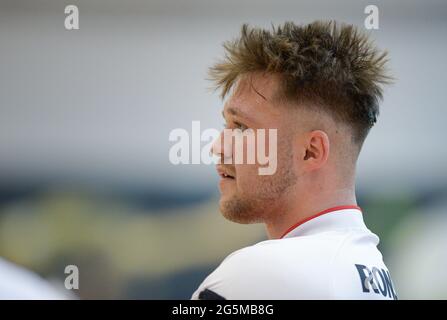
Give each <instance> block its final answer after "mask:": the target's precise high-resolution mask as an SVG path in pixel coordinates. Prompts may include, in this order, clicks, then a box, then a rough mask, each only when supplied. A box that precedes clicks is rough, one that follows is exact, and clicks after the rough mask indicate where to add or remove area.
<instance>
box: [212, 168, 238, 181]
mask: <svg viewBox="0 0 447 320" xmlns="http://www.w3.org/2000/svg"><path fill="white" fill-rule="evenodd" d="M216 169H217V173H218V174H219V176H220V177H221V178H222V179H232V180H234V179H235V177H234V175H233V174H231V173H229V171H228V170H227V169H225V168H224V167H221V166H217V167H216Z"/></svg>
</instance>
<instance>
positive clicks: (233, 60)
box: [210, 21, 392, 143]
mask: <svg viewBox="0 0 447 320" xmlns="http://www.w3.org/2000/svg"><path fill="white" fill-rule="evenodd" d="M224 48H225V51H226V55H225V59H224V60H223V61H221V62H219V63H217V64H216V65H214V66H213V67H211V68H210V76H211V80H213V81H214V83H215V84H216V87H217V88H220V89H221V90H222V91H221V96H222V98H224V97H225V96H226V95H227V93H228V92H229V91H230V90H231V88H232V87H233V85H234V84H235V83H236V81H237V80H238V78H239V76H241V75H243V74H246V73H250V72H267V73H275V74H279V75H280V76H281V80H282V86H281V87H282V89H283V90H282V91H283V92H281V93H280V96H282V97H286V98H288V99H291V100H294V101H296V102H301V103H303V104H308V105H312V106H317V107H319V108H320V109H323V110H326V111H328V112H330V113H331V114H332V115H333V116H334V117H335V118H336V119H338V120H341V121H344V122H346V123H349V124H350V125H351V126H352V127H353V129H354V133H355V134H354V138H355V140H356V141H358V142H360V143H362V142H363V140H364V138H365V137H366V135H367V134H368V131H369V129H370V128H371V127H372V126H373V125H374V123H375V122H376V120H377V116H378V114H379V102H380V100H381V99H382V85H384V84H387V83H389V82H391V80H392V78H391V77H390V76H388V75H387V73H386V68H385V64H386V62H387V52H386V51H383V52H381V51H379V50H378V49H377V48H376V47H375V46H374V45H373V43H372V42H371V41H370V40H369V39H368V37H367V35H365V34H364V33H361V32H359V31H358V30H357V29H356V28H355V27H354V26H352V25H345V24H342V25H339V24H337V23H336V22H334V21H328V22H322V21H316V22H313V23H310V24H307V25H296V24H294V23H293V22H286V23H284V24H283V25H282V26H278V27H274V26H273V27H272V30H271V31H269V30H264V29H260V28H250V27H249V26H248V25H247V24H244V25H243V26H242V32H241V36H240V37H239V38H238V39H236V40H233V41H229V42H226V43H225V44H224Z"/></svg>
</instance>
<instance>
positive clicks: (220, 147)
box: [211, 132, 233, 163]
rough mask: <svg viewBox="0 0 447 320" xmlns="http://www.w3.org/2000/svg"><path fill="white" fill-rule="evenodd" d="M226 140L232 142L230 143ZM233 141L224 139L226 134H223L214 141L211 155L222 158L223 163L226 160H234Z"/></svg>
mask: <svg viewBox="0 0 447 320" xmlns="http://www.w3.org/2000/svg"><path fill="white" fill-rule="evenodd" d="M226 140H230V141H229V142H228V141H226ZM231 142H232V139H224V134H223V132H221V133H220V134H219V136H218V137H217V138H216V140H214V142H213V145H212V146H211V154H213V155H215V156H218V157H220V161H221V163H224V160H225V159H227V158H229V159H231V158H232V149H233V148H232V146H231Z"/></svg>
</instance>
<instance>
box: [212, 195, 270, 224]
mask: <svg viewBox="0 0 447 320" xmlns="http://www.w3.org/2000/svg"><path fill="white" fill-rule="evenodd" d="M219 209H220V212H221V213H222V215H223V217H224V218H225V219H227V220H229V221H231V222H235V223H240V224H252V223H259V222H262V219H261V216H260V215H259V212H257V211H256V210H253V209H254V208H253V207H252V206H251V205H250V203H249V202H247V201H243V200H241V199H238V198H237V197H236V196H234V197H231V198H229V197H221V199H220V201H219Z"/></svg>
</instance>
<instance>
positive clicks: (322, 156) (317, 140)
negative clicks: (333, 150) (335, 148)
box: [303, 130, 330, 171]
mask: <svg viewBox="0 0 447 320" xmlns="http://www.w3.org/2000/svg"><path fill="white" fill-rule="evenodd" d="M329 145H330V143H329V137H328V135H327V134H326V132H324V131H322V130H314V131H311V132H310V133H309V134H308V136H307V143H306V148H305V154H304V157H303V161H304V163H305V166H306V167H307V168H308V169H309V170H310V171H312V170H315V169H318V168H321V167H322V166H323V165H324V164H325V163H326V162H327V160H328V158H329Z"/></svg>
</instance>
